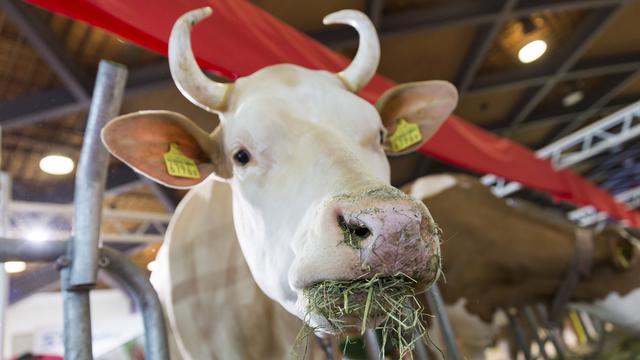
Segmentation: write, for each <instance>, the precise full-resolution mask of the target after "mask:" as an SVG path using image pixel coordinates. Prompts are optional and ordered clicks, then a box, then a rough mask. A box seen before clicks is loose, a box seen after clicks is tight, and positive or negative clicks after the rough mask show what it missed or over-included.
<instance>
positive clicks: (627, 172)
mask: <svg viewBox="0 0 640 360" xmlns="http://www.w3.org/2000/svg"><path fill="white" fill-rule="evenodd" d="M638 177H640V163H633V164H631V165H629V166H625V167H623V168H621V169H620V170H618V171H615V172H613V173H612V174H609V176H608V177H607V179H606V180H604V181H603V182H602V183H600V185H599V186H600V187H601V188H603V189H605V190H609V191H611V190H613V189H616V188H620V187H621V185H624V184H628V183H629V182H630V181H629V180H633V179H636V178H638ZM617 192H620V191H617Z"/></svg>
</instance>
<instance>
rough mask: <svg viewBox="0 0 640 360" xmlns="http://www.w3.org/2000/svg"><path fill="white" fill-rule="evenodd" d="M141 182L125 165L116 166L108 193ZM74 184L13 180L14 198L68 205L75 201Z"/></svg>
mask: <svg viewBox="0 0 640 360" xmlns="http://www.w3.org/2000/svg"><path fill="white" fill-rule="evenodd" d="M138 180H140V177H139V176H138V174H137V173H135V172H134V171H133V170H131V169H130V168H129V167H128V166H126V165H123V164H114V165H112V166H110V167H109V170H108V171H107V184H106V192H107V193H109V191H110V190H113V189H118V188H121V187H123V186H126V185H128V184H131V183H134V182H136V181H138ZM73 194H74V182H73V181H70V180H69V179H68V178H66V179H60V180H59V181H53V180H52V181H51V182H44V181H38V182H29V181H24V180H22V179H19V178H18V179H13V188H12V198H13V199H14V200H18V201H35V202H48V203H56V204H68V203H70V202H72V201H73Z"/></svg>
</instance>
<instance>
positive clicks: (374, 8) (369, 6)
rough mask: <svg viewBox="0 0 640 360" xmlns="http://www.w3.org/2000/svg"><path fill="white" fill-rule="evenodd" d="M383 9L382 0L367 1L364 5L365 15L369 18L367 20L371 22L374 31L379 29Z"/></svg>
mask: <svg viewBox="0 0 640 360" xmlns="http://www.w3.org/2000/svg"><path fill="white" fill-rule="evenodd" d="M383 9H384V0H367V2H366V4H365V13H366V14H367V16H369V19H371V22H372V23H373V26H374V27H375V28H376V29H380V23H381V22H382V10H383Z"/></svg>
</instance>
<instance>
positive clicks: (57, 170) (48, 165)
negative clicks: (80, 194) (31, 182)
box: [40, 155, 74, 175]
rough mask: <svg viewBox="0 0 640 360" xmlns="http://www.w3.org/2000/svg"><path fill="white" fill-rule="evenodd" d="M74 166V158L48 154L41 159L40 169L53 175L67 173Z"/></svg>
mask: <svg viewBox="0 0 640 360" xmlns="http://www.w3.org/2000/svg"><path fill="white" fill-rule="evenodd" d="M73 168H74V163H73V160H71V158H69V157H67V156H64V155H47V156H45V157H43V158H42V159H41V160H40V170H42V171H44V172H46V173H47V174H51V175H66V174H68V173H70V172H72V171H73Z"/></svg>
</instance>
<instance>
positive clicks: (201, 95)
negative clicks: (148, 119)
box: [169, 7, 231, 111]
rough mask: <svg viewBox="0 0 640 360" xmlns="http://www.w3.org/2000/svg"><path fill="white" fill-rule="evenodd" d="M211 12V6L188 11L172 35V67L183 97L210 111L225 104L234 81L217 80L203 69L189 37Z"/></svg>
mask: <svg viewBox="0 0 640 360" xmlns="http://www.w3.org/2000/svg"><path fill="white" fill-rule="evenodd" d="M212 12H213V10H211V8H210V7H203V8H200V9H196V10H192V11H189V12H188V13H186V14H184V15H182V16H181V17H180V18H179V19H178V20H177V21H176V23H175V24H174V25H173V29H172V30H171V36H170V37H169V68H170V69H171V76H172V77H173V81H174V82H175V83H176V86H177V87H178V89H179V90H180V92H181V93H182V95H184V97H186V98H187V99H189V101H191V102H192V103H194V104H196V105H198V106H200V107H201V108H203V109H205V110H207V111H219V110H220V109H221V108H223V107H224V105H225V102H226V100H227V96H228V94H227V93H228V92H229V90H230V88H231V84H224V83H218V82H215V81H213V80H211V79H209V78H208V77H207V76H206V75H205V74H204V73H203V72H202V70H200V67H198V63H197V62H196V59H195V57H194V56H193V50H192V49H191V39H190V36H191V29H192V28H193V26H194V25H195V24H197V23H198V22H199V21H200V20H202V19H204V18H206V17H208V16H209V15H211V13H212Z"/></svg>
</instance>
